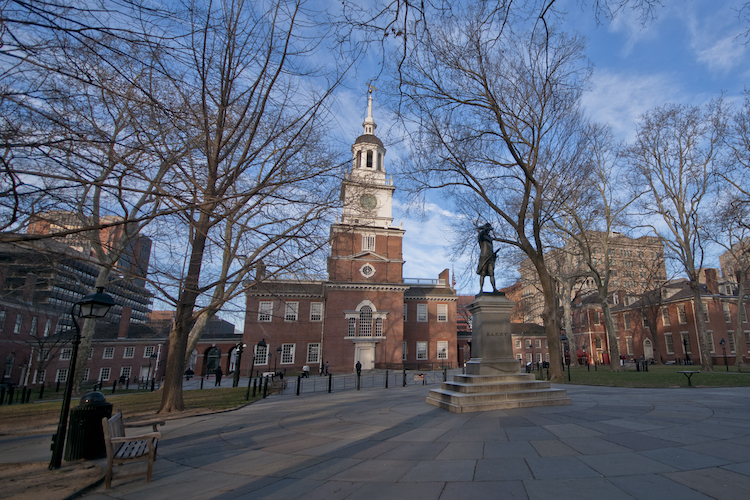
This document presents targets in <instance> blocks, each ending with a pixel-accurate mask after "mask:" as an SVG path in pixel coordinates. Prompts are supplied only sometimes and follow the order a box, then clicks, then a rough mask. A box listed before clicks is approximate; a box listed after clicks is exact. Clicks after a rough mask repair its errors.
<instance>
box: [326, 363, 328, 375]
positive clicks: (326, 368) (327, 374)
mask: <svg viewBox="0 0 750 500" xmlns="http://www.w3.org/2000/svg"><path fill="white" fill-rule="evenodd" d="M326 375H328V361H326Z"/></svg>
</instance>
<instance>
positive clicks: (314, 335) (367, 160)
mask: <svg viewBox="0 0 750 500" xmlns="http://www.w3.org/2000/svg"><path fill="white" fill-rule="evenodd" d="M363 127H364V133H363V134H362V135H361V136H359V137H358V138H357V139H356V141H355V142H354V144H353V145H352V167H351V170H350V171H349V172H348V173H347V175H346V177H345V179H344V180H343V182H342V186H341V199H342V201H343V202H344V203H343V213H342V217H341V220H340V221H337V222H336V223H335V224H333V225H332V226H331V232H330V242H331V253H330V256H329V258H328V276H327V277H326V278H322V279H320V280H307V281H304V280H303V281H297V280H286V281H285V280H259V281H257V282H255V283H253V284H252V285H251V286H249V287H248V289H247V291H246V298H247V301H246V316H245V327H244V330H245V333H244V339H245V342H246V344H247V345H248V346H252V348H253V349H254V352H255V354H256V356H255V366H256V369H259V370H262V371H265V370H269V369H271V370H273V369H276V370H292V371H299V370H301V368H302V366H304V365H308V366H310V368H311V371H312V372H313V373H315V372H318V371H319V370H320V369H324V368H323V367H324V365H325V363H328V365H329V371H333V372H339V373H340V372H351V371H352V370H354V367H355V364H356V363H357V362H360V363H361V364H362V368H363V369H365V370H367V369H376V368H382V369H402V368H415V369H417V368H418V369H429V368H430V367H442V366H456V364H457V362H458V353H457V343H456V321H457V318H456V294H455V292H454V291H453V289H452V288H451V286H450V275H449V274H450V273H449V271H448V270H447V269H446V270H445V271H443V272H442V273H441V274H440V275H439V276H438V277H436V279H413V280H410V279H407V278H404V277H403V264H404V257H403V255H402V240H403V238H404V230H403V229H402V228H400V227H396V226H394V225H393V218H392V213H391V206H392V196H393V191H394V190H395V189H396V188H395V186H394V185H393V181H392V179H391V178H387V177H386V171H385V167H384V156H385V148H384V147H383V143H382V142H381V141H380V139H378V137H377V136H376V135H375V127H376V125H375V121H374V120H373V117H372V97H371V96H370V98H369V99H368V114H367V118H366V119H365V122H364V123H363ZM261 340H264V341H265V342H266V344H267V345H266V347H261V348H257V347H256V346H257V344H258V343H259V342H260V341H261ZM251 354H252V351H251ZM250 358H251V356H248V357H247V360H246V358H243V361H242V366H243V370H244V369H247V368H248V367H249V366H250V364H251V359H250Z"/></svg>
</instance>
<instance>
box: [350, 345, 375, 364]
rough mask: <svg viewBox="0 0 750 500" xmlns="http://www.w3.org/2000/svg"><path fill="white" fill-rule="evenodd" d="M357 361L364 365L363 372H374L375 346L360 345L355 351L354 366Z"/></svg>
mask: <svg viewBox="0 0 750 500" xmlns="http://www.w3.org/2000/svg"><path fill="white" fill-rule="evenodd" d="M357 361H359V362H360V363H362V369H363V370H372V369H374V368H375V345H374V344H364V345H363V344H359V345H357V348H356V349H355V351H354V365H355V366H356V365H357Z"/></svg>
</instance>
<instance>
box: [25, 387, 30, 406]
mask: <svg viewBox="0 0 750 500" xmlns="http://www.w3.org/2000/svg"><path fill="white" fill-rule="evenodd" d="M29 401H31V388H28V389H26V401H24V403H28V402H29Z"/></svg>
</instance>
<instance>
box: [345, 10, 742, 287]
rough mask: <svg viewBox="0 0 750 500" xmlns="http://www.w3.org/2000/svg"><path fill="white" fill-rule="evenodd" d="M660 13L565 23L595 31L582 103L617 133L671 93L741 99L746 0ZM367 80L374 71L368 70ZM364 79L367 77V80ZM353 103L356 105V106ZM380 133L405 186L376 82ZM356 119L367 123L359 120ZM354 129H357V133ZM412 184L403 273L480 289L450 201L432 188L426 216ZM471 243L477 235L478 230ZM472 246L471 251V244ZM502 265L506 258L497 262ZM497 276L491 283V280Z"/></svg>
mask: <svg viewBox="0 0 750 500" xmlns="http://www.w3.org/2000/svg"><path fill="white" fill-rule="evenodd" d="M664 3H665V7H663V8H660V9H658V10H657V12H656V13H657V16H658V17H657V18H656V19H655V20H653V21H652V22H649V23H647V24H646V25H645V26H644V25H643V24H642V23H641V22H640V21H639V19H638V17H637V15H635V14H634V13H632V12H630V11H624V12H622V13H621V14H620V15H619V16H618V17H617V18H616V19H615V20H614V21H613V22H611V23H606V22H603V23H600V24H597V22H596V20H595V19H594V16H593V14H592V13H591V11H590V10H586V11H581V10H576V9H577V7H575V8H573V10H571V11H569V13H568V23H567V25H566V27H565V28H566V29H567V30H576V31H578V32H579V33H581V34H582V35H584V36H585V37H586V38H587V39H588V47H587V55H588V58H589V60H590V62H591V64H592V66H593V75H592V78H591V82H590V88H589V89H588V91H587V92H586V93H585V94H584V97H583V105H584V107H585V109H586V112H587V113H588V115H589V116H590V117H591V119H593V120H595V121H598V122H602V123H608V124H609V125H610V126H611V127H612V129H613V132H614V134H615V136H616V138H617V139H619V140H621V141H625V142H630V141H632V140H633V139H634V137H635V132H636V123H637V122H638V118H639V116H641V115H642V114H643V113H645V112H647V111H648V110H650V109H652V108H654V107H656V106H660V105H663V104H666V103H675V104H688V105H696V106H701V105H704V104H706V103H707V102H709V101H710V100H711V99H714V98H717V97H719V96H720V95H721V94H722V93H724V96H725V99H727V100H741V99H742V98H743V91H744V90H745V88H746V87H749V85H748V76H750V52H749V48H748V46H747V45H746V44H745V41H746V39H745V38H743V36H742V34H743V25H742V23H741V22H740V19H739V17H738V13H737V11H736V8H737V7H738V6H739V5H741V3H742V2H737V1H720V0H712V1H711V0H709V1H704V0H693V1H690V0H686V1H683V0H679V1H671V2H670V1H668V0H667V1H665V2H664ZM363 82H366V80H363ZM362 87H364V83H363V85H362ZM348 97H350V98H351V99H352V101H351V102H350V104H351V106H353V107H354V109H362V113H361V116H360V117H357V119H358V120H361V119H362V118H364V113H365V108H366V97H365V92H364V91H362V92H361V97H359V96H354V95H352V96H348ZM349 109H352V108H351V107H350V108H349ZM374 109H375V111H374V115H375V121H376V123H378V125H379V126H380V128H379V129H378V130H377V131H376V134H378V135H379V137H381V139H384V141H385V145H386V148H388V153H387V154H386V170H387V171H388V173H393V174H394V176H395V179H396V187H397V188H398V171H397V170H394V167H391V165H394V164H396V163H397V162H395V161H394V156H395V157H398V156H399V155H400V154H401V152H400V151H399V147H398V144H397V143H396V144H394V142H396V141H397V137H392V136H390V134H389V130H390V123H389V122H390V121H392V119H391V118H390V117H389V116H388V114H387V111H386V110H384V109H382V108H379V107H378V105H377V92H375V107H374ZM350 126H351V127H353V128H355V127H359V128H358V129H357V130H354V131H353V132H352V134H358V133H360V132H359V131H361V125H357V123H356V120H354V121H352V122H351V124H350ZM354 137H356V136H355V135H353V136H352V138H354ZM403 195H404V192H403V191H402V192H399V191H398V189H397V191H396V193H395V199H394V205H393V216H394V222H395V223H396V224H397V225H398V224H399V223H401V222H403V227H404V229H406V233H405V236H404V245H403V254H404V259H405V260H406V263H405V265H404V277H408V278H437V276H438V274H439V273H440V272H441V271H442V270H443V269H446V268H448V269H455V273H456V275H457V288H458V293H460V294H475V293H477V292H478V291H479V283H478V277H477V275H476V274H475V273H474V268H473V264H472V263H471V262H470V261H469V259H468V257H463V258H460V259H458V260H455V261H454V260H453V259H452V255H451V254H452V252H451V250H452V249H451V245H452V235H453V228H452V226H451V220H452V219H453V218H454V217H455V215H454V214H453V213H451V212H450V210H449V207H448V206H444V205H443V204H442V203H441V202H440V198H439V197H438V196H435V197H432V198H431V200H430V201H432V204H429V205H428V206H427V207H426V210H425V214H424V217H425V218H418V217H415V216H413V215H412V214H409V213H407V212H406V211H405V206H406V202H407V201H408V200H406V199H404V197H403ZM469 244H471V245H475V242H474V241H473V240H472V241H471V242H470V243H469ZM471 250H472V249H470V252H469V253H471ZM718 264H719V263H718V257H717V256H716V255H712V256H709V259H708V261H707V262H706V265H707V266H709V267H718ZM506 266H507V269H505V270H503V269H500V270H498V272H497V273H496V274H497V280H498V286H507V285H510V284H511V283H512V282H513V280H514V279H515V276H516V274H515V267H516V265H515V264H510V263H509V264H507V265H506ZM498 267H501V266H498ZM488 286H489V284H488V283H486V284H485V290H487V289H488V288H487V287H488Z"/></svg>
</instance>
